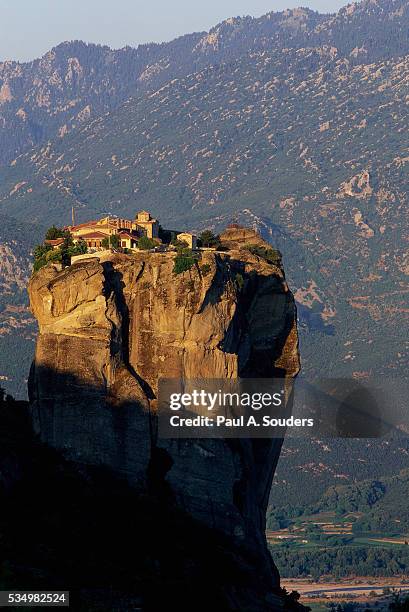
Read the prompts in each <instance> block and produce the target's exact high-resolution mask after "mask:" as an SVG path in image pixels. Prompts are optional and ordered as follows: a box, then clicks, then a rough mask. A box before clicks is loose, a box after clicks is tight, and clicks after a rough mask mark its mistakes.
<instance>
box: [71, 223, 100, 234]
mask: <svg viewBox="0 0 409 612" xmlns="http://www.w3.org/2000/svg"><path fill="white" fill-rule="evenodd" d="M97 223H98V221H96V220H93V221H87V222H86V223H79V224H78V225H69V226H68V229H69V230H70V232H75V231H76V230H79V229H82V228H84V227H89V226H90V225H92V226H94V225H96V224H97Z"/></svg>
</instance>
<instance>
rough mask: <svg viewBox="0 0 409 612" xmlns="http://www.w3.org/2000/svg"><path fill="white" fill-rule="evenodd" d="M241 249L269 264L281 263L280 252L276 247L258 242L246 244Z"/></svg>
mask: <svg viewBox="0 0 409 612" xmlns="http://www.w3.org/2000/svg"><path fill="white" fill-rule="evenodd" d="M243 249H244V250H246V251H250V253H252V254H253V255H257V257H260V258H261V259H264V260H265V261H266V262H267V263H269V264H274V265H275V266H279V265H281V253H280V251H278V250H277V249H273V248H268V247H264V246H261V245H258V244H246V245H245V246H244V247H243Z"/></svg>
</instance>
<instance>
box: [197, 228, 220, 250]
mask: <svg viewBox="0 0 409 612" xmlns="http://www.w3.org/2000/svg"><path fill="white" fill-rule="evenodd" d="M197 243H198V246H202V247H213V248H215V249H217V248H218V247H219V246H220V236H218V235H216V234H214V233H213V232H212V231H211V230H204V231H203V232H202V233H201V234H200V235H199V237H198V241H197Z"/></svg>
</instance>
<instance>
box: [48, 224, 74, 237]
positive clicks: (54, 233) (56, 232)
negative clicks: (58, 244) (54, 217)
mask: <svg viewBox="0 0 409 612" xmlns="http://www.w3.org/2000/svg"><path fill="white" fill-rule="evenodd" d="M69 234H70V233H69V232H68V231H67V230H63V229H61V228H60V227H56V226H55V225H52V226H51V227H49V228H48V230H47V231H46V233H45V239H46V240H56V239H57V238H67V237H68V236H69Z"/></svg>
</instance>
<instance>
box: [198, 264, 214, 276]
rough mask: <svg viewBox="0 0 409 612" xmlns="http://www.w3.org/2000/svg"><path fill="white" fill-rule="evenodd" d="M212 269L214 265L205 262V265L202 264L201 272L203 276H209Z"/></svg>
mask: <svg viewBox="0 0 409 612" xmlns="http://www.w3.org/2000/svg"><path fill="white" fill-rule="evenodd" d="M211 269H212V266H211V265H210V264H203V266H200V272H201V273H202V276H207V275H208V274H210V272H211Z"/></svg>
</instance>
